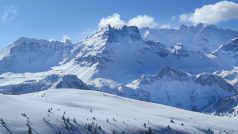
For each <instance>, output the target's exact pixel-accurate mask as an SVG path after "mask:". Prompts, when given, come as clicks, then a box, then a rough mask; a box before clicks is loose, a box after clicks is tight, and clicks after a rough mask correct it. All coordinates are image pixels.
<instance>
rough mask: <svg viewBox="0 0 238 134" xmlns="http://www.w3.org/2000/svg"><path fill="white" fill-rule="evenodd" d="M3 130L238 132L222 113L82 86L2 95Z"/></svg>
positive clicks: (85, 133) (84, 133) (0, 129)
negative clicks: (139, 99) (190, 109)
mask: <svg viewBox="0 0 238 134" xmlns="http://www.w3.org/2000/svg"><path fill="white" fill-rule="evenodd" d="M0 102H1V107H0V115H1V116H0V132H1V134H9V133H13V134H21V133H22V134H25V133H33V134H34V133H37V134H52V133H56V134H59V133H60V134H81V133H82V134H95V133H98V134H111V133H116V134H124V133H128V134H130V133H139V134H140V133H141V134H144V133H148V134H150V133H156V134H157V133H171V134H174V133H176V134H184V133H196V134H205V133H228V134H235V133H238V128H237V123H238V120H237V117H233V118H229V117H218V116H213V115H206V114H202V113H196V112H191V111H186V110H181V109H178V108H173V107H169V106H165V105H160V104H152V103H147V102H142V101H137V100H132V99H127V98H122V97H118V96H115V95H111V94H107V93H102V92H96V91H89V90H79V89H50V90H47V91H42V92H38V93H32V94H25V95H18V96H16V95H0Z"/></svg>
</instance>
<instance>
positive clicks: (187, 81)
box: [127, 66, 237, 112]
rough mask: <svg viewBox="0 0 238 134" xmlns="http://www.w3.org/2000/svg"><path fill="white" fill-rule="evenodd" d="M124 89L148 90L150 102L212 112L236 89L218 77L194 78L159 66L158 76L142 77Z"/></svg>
mask: <svg viewBox="0 0 238 134" xmlns="http://www.w3.org/2000/svg"><path fill="white" fill-rule="evenodd" d="M127 86H128V87H129V88H132V89H135V90H138V89H140V90H144V91H147V92H148V94H149V98H150V101H151V102H156V103H161V104H166V105H170V106H175V107H179V108H184V109H188V110H193V111H206V112H214V111H215V110H216V109H215V108H214V109H211V108H210V107H211V106H214V105H215V104H217V103H218V102H220V101H221V100H222V99H225V98H227V97H232V96H235V95H237V91H236V89H235V88H234V87H233V86H231V85H230V84H229V83H228V82H226V81H225V80H223V79H222V78H220V77H219V76H216V75H213V74H210V73H204V74H200V75H198V76H195V75H191V74H188V73H185V72H183V71H181V70H178V69H175V68H171V67H168V66H164V67H162V68H161V70H160V72H159V73H158V74H157V75H147V76H142V77H141V78H140V79H137V80H135V81H133V82H131V83H130V84H128V85H127Z"/></svg>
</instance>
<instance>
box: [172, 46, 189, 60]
mask: <svg viewBox="0 0 238 134" xmlns="http://www.w3.org/2000/svg"><path fill="white" fill-rule="evenodd" d="M172 53H173V54H175V55H177V56H182V57H188V56H189V54H188V51H187V50H186V49H185V47H184V46H183V45H182V44H181V43H177V44H176V45H175V46H174V47H173V48H172Z"/></svg>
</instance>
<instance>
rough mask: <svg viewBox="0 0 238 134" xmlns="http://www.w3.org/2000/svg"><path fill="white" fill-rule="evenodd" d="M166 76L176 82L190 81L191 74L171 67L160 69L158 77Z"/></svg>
mask: <svg viewBox="0 0 238 134" xmlns="http://www.w3.org/2000/svg"><path fill="white" fill-rule="evenodd" d="M164 76H167V77H169V78H171V79H174V80H188V79H189V74H187V73H185V72H183V71H181V70H179V69H175V68H172V67H169V66H162V67H161V68H160V71H159V73H158V74H157V77H164Z"/></svg>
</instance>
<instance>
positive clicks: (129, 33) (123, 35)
mask: <svg viewBox="0 0 238 134" xmlns="http://www.w3.org/2000/svg"><path fill="white" fill-rule="evenodd" d="M104 37H106V38H107V42H108V43H112V42H121V41H123V40H126V41H132V42H133V41H138V40H141V36H140V32H139V30H138V28H137V27H135V26H130V27H127V26H123V27H122V28H121V29H114V28H112V27H111V26H110V25H109V26H108V30H107V31H106V32H105V33H104Z"/></svg>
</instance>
